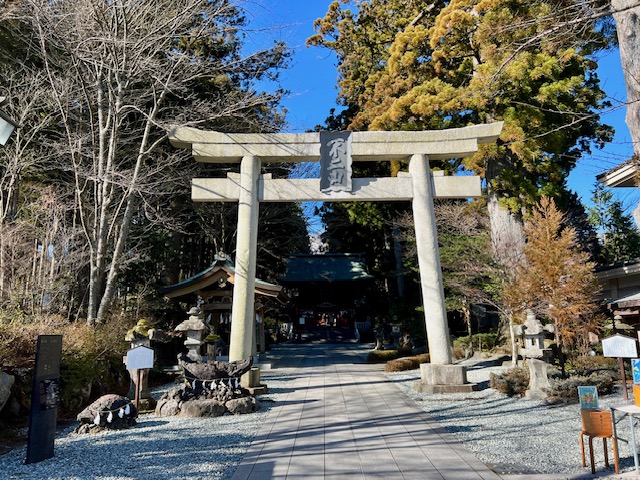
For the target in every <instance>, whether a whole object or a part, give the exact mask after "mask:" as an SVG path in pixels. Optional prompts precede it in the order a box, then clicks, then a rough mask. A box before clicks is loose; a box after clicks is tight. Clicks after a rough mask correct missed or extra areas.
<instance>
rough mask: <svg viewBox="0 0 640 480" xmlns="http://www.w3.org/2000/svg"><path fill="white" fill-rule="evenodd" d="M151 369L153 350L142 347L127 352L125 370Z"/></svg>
mask: <svg viewBox="0 0 640 480" xmlns="http://www.w3.org/2000/svg"><path fill="white" fill-rule="evenodd" d="M145 368H153V349H152V348H149V347H145V346H143V345H141V346H139V347H136V348H132V349H131V350H129V351H128V352H127V370H143V369H145Z"/></svg>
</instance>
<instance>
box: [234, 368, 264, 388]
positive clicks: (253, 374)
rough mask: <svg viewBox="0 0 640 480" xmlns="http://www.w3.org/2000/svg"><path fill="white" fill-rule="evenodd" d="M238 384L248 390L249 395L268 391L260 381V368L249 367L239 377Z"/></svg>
mask: <svg viewBox="0 0 640 480" xmlns="http://www.w3.org/2000/svg"><path fill="white" fill-rule="evenodd" d="M240 385H241V386H242V387H243V388H246V389H247V390H249V392H250V393H251V395H264V394H265V393H267V392H268V389H267V386H266V385H265V384H263V383H260V368H259V367H251V370H249V371H248V372H247V373H245V374H244V375H242V377H240Z"/></svg>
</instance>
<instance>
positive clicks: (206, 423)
mask: <svg viewBox="0 0 640 480" xmlns="http://www.w3.org/2000/svg"><path fill="white" fill-rule="evenodd" d="M381 369H382V366H381ZM504 370H505V368H503V367H492V368H475V367H469V370H468V374H467V376H468V379H469V381H470V382H477V383H481V382H486V381H487V380H488V378H489V374H490V373H491V372H492V371H496V372H499V371H504ZM289 372H290V371H289ZM386 375H387V377H388V378H389V379H391V380H393V381H394V382H395V383H396V384H397V385H398V387H399V388H400V389H401V390H402V391H404V392H405V393H406V394H407V395H408V396H409V397H410V398H411V399H413V400H414V401H415V402H416V403H417V404H418V405H420V406H421V407H422V408H423V409H424V410H425V411H426V412H428V413H429V414H431V415H432V416H433V417H434V418H435V419H436V420H437V421H438V422H439V423H440V424H442V426H443V427H444V428H446V429H447V430H448V431H450V432H452V433H453V434H454V435H455V437H456V438H458V439H459V440H461V441H462V442H463V443H464V444H465V446H466V447H468V448H469V449H470V450H471V451H473V452H474V453H475V454H476V455H477V457H478V458H479V459H480V460H481V461H483V462H484V463H486V464H488V465H490V466H492V467H493V468H494V469H495V470H496V471H497V472H499V473H504V474H509V473H511V474H517V473H529V474H534V477H533V478H535V474H558V473H560V474H577V473H582V474H586V473H589V469H588V468H587V469H584V468H582V466H581V461H580V448H579V444H578V437H579V432H580V413H579V406H578V405H577V404H571V405H562V406H553V407H551V406H546V405H545V404H544V403H543V402H541V401H534V400H528V399H523V398H509V397H506V396H505V395H503V394H500V393H499V392H497V391H495V390H491V389H485V390H481V391H476V392H471V393H466V394H446V395H423V394H420V393H418V392H416V391H415V390H413V388H412V387H411V384H412V383H413V382H414V381H415V380H418V379H419V371H418V370H412V371H408V372H398V373H388V374H386ZM262 376H263V378H264V379H265V381H266V382H267V383H268V385H269V392H270V393H269V394H268V395H265V396H261V397H260V401H261V410H260V411H259V412H257V413H254V414H251V415H239V416H232V415H225V416H222V417H217V418H206V419H193V418H180V417H167V418H156V417H155V416H153V415H150V414H147V415H141V416H140V418H139V423H138V426H137V427H136V428H132V429H128V430H120V431H107V432H103V433H100V434H96V435H74V434H72V430H73V426H72V427H69V428H67V429H66V430H64V431H61V432H59V435H58V438H56V442H55V456H54V457H53V458H52V459H49V460H46V461H43V462H40V463H36V464H31V465H24V464H23V462H24V459H25V457H26V448H25V447H22V448H16V449H14V450H12V451H10V452H9V453H6V454H5V455H0V478H2V479H50V480H76V479H77V480H80V479H82V480H84V479H87V478H91V479H95V480H129V479H132V480H133V479H140V480H142V479H149V480H151V479H153V480H169V479H171V480H177V479H189V480H199V479H227V478H230V477H231V476H232V475H233V472H234V471H235V469H236V467H237V465H238V464H239V462H240V460H241V459H242V457H243V455H244V453H245V452H246V451H247V449H248V447H249V445H250V444H251V441H252V440H253V437H254V436H255V435H256V433H257V431H258V429H259V428H260V426H261V424H262V423H263V422H264V420H265V418H266V415H267V412H268V411H269V409H270V408H271V406H272V405H273V403H274V402H275V401H278V400H279V399H280V398H283V396H284V395H285V394H284V393H280V392H284V391H286V385H287V383H288V382H287V379H288V378H290V373H288V372H287V371H286V370H280V369H276V370H273V371H263V372H262ZM171 386H172V385H171ZM171 386H165V387H164V388H161V389H156V390H155V391H154V396H156V397H159V396H160V395H161V394H162V393H163V391H164V390H166V389H168V388H170V387H171ZM623 403H625V402H624V400H623V399H622V395H621V393H619V392H618V393H616V394H614V395H609V396H605V397H601V398H600V404H601V406H602V407H607V406H610V405H616V404H617V405H619V404H623ZM618 428H619V434H620V436H622V437H623V438H628V436H629V435H628V434H629V427H628V421H627V420H626V419H625V420H623V421H621V422H620V423H619V424H618ZM639 438H640V435H639ZM601 442H602V441H601V440H599V439H597V440H595V447H596V448H595V449H594V450H595V454H596V462H597V467H598V470H599V471H602V468H603V458H602V455H603V454H602V443H601ZM620 457H621V463H620V466H621V471H626V472H631V471H632V470H633V456H632V454H631V450H630V447H629V446H628V445H626V444H625V443H622V442H620ZM610 460H611V464H612V465H613V458H612V457H610ZM587 464H588V458H587Z"/></svg>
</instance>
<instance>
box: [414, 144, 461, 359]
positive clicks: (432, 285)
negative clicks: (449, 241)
mask: <svg viewBox="0 0 640 480" xmlns="http://www.w3.org/2000/svg"><path fill="white" fill-rule="evenodd" d="M409 173H410V174H411V184H412V186H413V200H412V207H413V222H414V228H415V231H416V248H417V252H418V267H419V268H420V286H421V287H422V302H423V305H424V319H425V325H426V329H427V342H428V343H429V357H430V359H429V361H430V363H432V364H435V365H449V364H450V363H451V362H452V357H451V347H450V345H449V343H450V342H449V327H448V325H447V310H446V308H445V304H444V288H443V285H442V268H441V267H440V251H439V248H438V232H437V230H436V216H435V212H434V208H433V192H432V188H431V175H430V172H429V160H428V159H427V156H426V155H413V156H412V157H411V161H410V162H409Z"/></svg>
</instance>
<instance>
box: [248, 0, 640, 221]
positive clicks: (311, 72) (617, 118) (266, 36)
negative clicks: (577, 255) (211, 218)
mask: <svg viewBox="0 0 640 480" xmlns="http://www.w3.org/2000/svg"><path fill="white" fill-rule="evenodd" d="M330 3H331V1H330V0H300V1H291V0H272V1H268V0H253V1H247V2H246V4H244V6H245V7H246V8H248V10H249V12H250V14H249V20H250V29H251V30H250V32H249V36H250V37H249V38H250V41H252V42H254V43H255V45H257V46H264V45H265V44H269V43H270V42H272V41H273V40H282V41H284V42H285V43H286V44H287V45H288V46H289V48H290V49H292V50H293V52H294V54H293V58H292V64H291V68H290V69H289V70H287V71H285V72H283V74H282V85H283V87H284V88H285V89H287V90H289V91H290V92H291V93H290V95H289V96H288V97H287V98H286V99H285V101H284V106H285V108H287V110H288V112H289V113H288V115H287V121H288V126H287V128H286V131H288V132H304V131H307V130H309V129H312V128H313V127H314V126H315V125H321V124H323V123H324V120H325V118H326V117H327V116H328V114H329V110H330V109H331V108H332V107H335V105H336V96H337V92H338V91H337V88H336V79H337V71H336V62H335V57H334V56H333V55H331V53H330V52H328V51H327V50H325V49H321V48H307V47H305V40H306V39H307V38H308V37H309V36H311V35H313V33H314V30H313V22H314V20H315V19H317V18H319V17H323V16H324V14H325V13H326V11H327V8H328V6H329V5H330ZM598 63H599V69H598V74H599V77H600V79H601V82H602V85H603V88H604V90H605V91H606V92H607V94H608V95H609V97H610V99H611V101H612V103H614V104H616V105H618V104H620V103H621V102H624V100H625V97H626V95H625V88H624V82H623V79H622V70H621V67H620V59H619V55H618V52H617V51H613V52H609V53H607V54H603V55H601V58H600V59H599V61H598ZM625 113H626V111H625V109H624V108H623V107H622V108H617V109H615V110H613V111H612V112H610V113H607V114H605V115H603V117H602V119H603V122H604V123H607V124H609V125H611V126H613V127H614V128H615V130H616V135H615V138H614V140H613V142H611V143H610V144H608V145H607V146H606V148H605V149H604V150H594V152H593V154H592V155H589V156H587V157H584V158H582V159H581V160H580V161H579V162H578V166H577V167H576V168H575V169H574V170H573V172H572V173H571V175H570V176H569V179H568V184H569V187H570V188H571V189H572V190H574V191H575V192H577V193H578V195H579V196H580V197H581V199H582V200H583V202H584V203H585V204H586V205H588V204H589V203H590V201H589V199H590V197H591V190H592V189H593V184H594V183H595V181H596V175H598V174H599V173H602V172H604V171H606V170H608V169H610V168H612V167H614V166H615V165H618V164H619V163H622V162H623V161H625V160H627V159H629V158H630V157H631V155H632V153H633V148H632V145H631V140H630V136H629V130H628V128H627V126H626V124H625V121H624V116H625ZM615 190H616V196H617V198H618V199H620V200H621V201H622V202H623V205H624V206H625V207H626V208H627V209H628V211H629V212H630V210H631V209H633V208H635V205H637V204H638V200H639V199H640V193H639V189H636V188H633V189H629V188H623V189H615Z"/></svg>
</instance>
